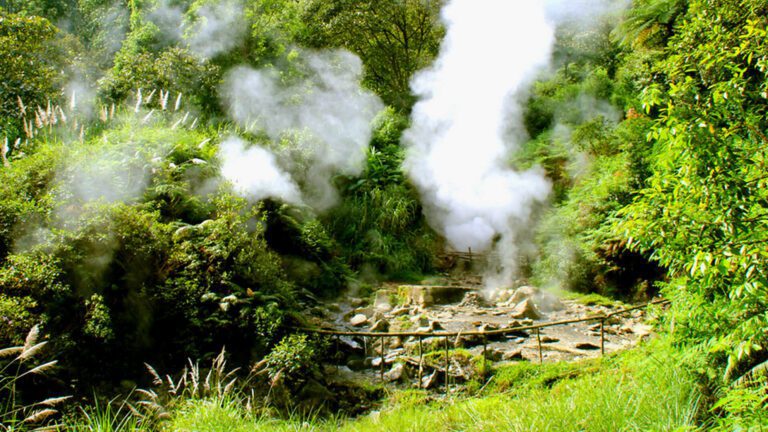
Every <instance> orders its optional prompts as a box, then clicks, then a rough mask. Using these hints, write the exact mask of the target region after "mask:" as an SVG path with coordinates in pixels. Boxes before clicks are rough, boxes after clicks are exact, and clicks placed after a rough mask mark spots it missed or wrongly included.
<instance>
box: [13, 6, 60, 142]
mask: <svg viewBox="0 0 768 432" xmlns="http://www.w3.org/2000/svg"><path fill="white" fill-rule="evenodd" d="M56 32H57V31H56V28H55V27H54V26H53V25H51V23H50V22H48V20H46V19H44V18H40V17H24V16H20V15H15V14H8V13H4V12H2V10H1V9H0V127H2V129H3V132H4V134H3V135H5V136H7V137H8V138H9V139H11V140H13V139H15V138H16V137H18V136H20V135H21V134H22V130H23V128H22V125H21V117H22V110H25V109H30V110H32V109H34V107H35V106H37V105H45V104H46V103H47V102H48V100H49V99H52V98H54V97H55V96H56V89H57V85H56V84H57V78H58V76H57V70H56V67H55V64H56V61H57V59H58V55H57V53H56V52H55V49H54V48H52V47H51V45H50V43H51V42H52V41H53V40H54V37H55V35H56ZM19 101H21V102H19ZM26 107H29V108H26Z"/></svg>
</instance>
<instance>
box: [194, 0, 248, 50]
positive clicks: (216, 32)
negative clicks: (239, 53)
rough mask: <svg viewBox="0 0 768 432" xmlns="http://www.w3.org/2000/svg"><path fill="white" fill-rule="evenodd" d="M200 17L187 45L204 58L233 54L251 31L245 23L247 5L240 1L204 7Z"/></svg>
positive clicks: (220, 2) (227, 0) (199, 13)
mask: <svg viewBox="0 0 768 432" xmlns="http://www.w3.org/2000/svg"><path fill="white" fill-rule="evenodd" d="M196 15H197V21H196V22H195V23H194V24H193V25H192V27H191V28H190V30H189V33H188V35H189V36H188V39H187V43H188V44H189V49H190V50H191V51H192V52H194V53H196V54H198V55H199V56H201V57H203V58H211V57H214V56H216V55H218V54H221V53H225V52H227V51H229V50H231V49H232V48H234V47H236V46H237V45H238V44H239V43H240V42H241V41H242V39H243V37H244V36H245V34H246V33H247V31H248V25H247V23H246V22H245V20H244V19H243V5H242V3H241V2H240V1H238V0H224V1H219V2H215V3H209V4H206V5H203V6H202V7H200V9H198V10H197V11H196Z"/></svg>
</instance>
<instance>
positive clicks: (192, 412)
mask: <svg viewBox="0 0 768 432" xmlns="http://www.w3.org/2000/svg"><path fill="white" fill-rule="evenodd" d="M681 362H682V360H681V354H680V353H678V352H676V351H675V350H674V349H673V348H671V347H670V346H669V345H668V344H667V343H665V342H663V341H661V342H660V341H655V342H653V343H651V344H648V345H647V346H643V347H641V348H638V349H637V350H634V351H631V352H626V353H623V354H621V355H619V356H614V357H610V358H606V359H604V360H591V361H589V362H587V363H585V364H565V363H555V364H544V365H533V364H528V363H520V364H517V365H512V366H506V367H503V368H501V369H499V370H497V371H496V375H495V378H494V380H495V381H494V382H492V384H490V385H489V386H487V387H486V388H485V390H483V391H482V393H480V394H478V395H475V396H472V397H462V396H451V397H448V398H446V399H442V400H438V401H436V402H427V401H426V399H425V398H415V399H414V398H399V400H398V401H397V402H395V403H394V406H391V407H388V408H386V409H384V410H382V411H381V412H373V413H371V414H369V415H367V416H365V417H362V418H359V419H351V420H346V421H340V420H338V419H331V420H319V419H317V418H309V419H303V420H301V419H293V420H285V421H279V420H274V419H269V418H266V417H260V416H255V415H251V414H248V413H245V412H244V411H243V410H242V409H241V408H239V406H238V405H237V404H236V403H233V402H231V401H228V400H224V401H222V400H208V401H206V400H198V401H189V402H188V403H186V404H185V405H184V406H183V407H181V408H180V409H178V410H177V411H175V412H173V413H172V420H171V422H170V423H168V427H169V429H168V430H183V431H192V430H194V431H201V432H202V431H220V430H221V431H223V430H232V431H291V430H307V431H337V430H338V431H342V432H369V431H371V432H373V431H376V432H379V431H398V432H400V431H414V432H416V431H429V432H441V431H480V430H482V431H505V432H506V431H649V430H654V431H668V430H692V429H695V426H694V417H695V415H696V413H697V410H698V391H697V389H696V386H695V382H694V380H693V378H692V376H691V375H690V374H689V373H688V372H687V371H686V370H685V369H684V368H683V367H682V366H681Z"/></svg>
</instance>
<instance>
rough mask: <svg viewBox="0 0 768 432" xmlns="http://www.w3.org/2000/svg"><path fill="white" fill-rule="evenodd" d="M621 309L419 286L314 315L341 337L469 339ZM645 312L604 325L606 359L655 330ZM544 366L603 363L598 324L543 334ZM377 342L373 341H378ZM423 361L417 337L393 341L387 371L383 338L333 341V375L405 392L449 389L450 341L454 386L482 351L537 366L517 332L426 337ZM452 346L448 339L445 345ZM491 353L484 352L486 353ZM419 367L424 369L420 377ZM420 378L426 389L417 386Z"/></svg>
mask: <svg viewBox="0 0 768 432" xmlns="http://www.w3.org/2000/svg"><path fill="white" fill-rule="evenodd" d="M616 310H618V307H616V306H603V305H591V306H587V305H584V304H582V303H580V302H579V301H577V300H568V299H560V298H558V297H557V296H555V295H553V294H550V293H548V292H546V291H543V290H539V289H537V288H534V287H530V286H521V287H518V288H516V289H502V290H497V291H496V292H495V293H493V294H491V295H489V294H487V293H483V290H482V289H481V287H480V286H479V285H476V284H466V285H464V286H421V285H393V284H389V285H386V286H384V287H383V288H382V289H381V290H379V291H378V292H377V293H376V295H375V299H374V300H373V301H366V300H365V299H361V298H355V297H345V298H344V299H343V300H342V301H341V302H339V303H330V304H327V305H325V306H322V307H317V308H315V309H314V310H313V311H312V315H313V318H312V321H313V324H314V325H316V326H318V327H322V328H326V329H334V330H339V331H360V332H371V331H373V332H380V333H396V332H420V333H435V334H437V335H439V334H440V332H466V331H478V330H485V331H488V330H495V329H503V328H511V327H518V326H521V325H523V326H525V325H531V324H540V323H546V322H552V321H561V320H570V319H578V318H584V317H587V316H592V315H598V314H600V315H602V314H609V313H611V312H614V311H616ZM644 315H645V312H644V311H643V310H636V311H632V312H629V313H627V314H625V315H623V316H616V317H612V318H611V319H610V320H608V321H607V322H606V325H605V351H606V353H608V352H612V351H616V350H620V349H623V348H626V347H629V346H632V345H633V344H635V343H637V342H638V341H639V340H640V339H642V338H643V337H645V336H647V335H648V334H649V333H650V331H651V328H650V326H648V325H646V324H644V322H643V321H644ZM540 337H541V342H542V344H541V346H542V357H543V359H542V360H543V361H545V362H551V361H573V360H579V359H583V358H589V357H597V356H600V324H599V322H598V321H592V322H580V323H572V324H567V325H560V326H555V327H548V328H544V329H541V333H540ZM374 339H375V340H374ZM421 339H422V348H423V350H424V353H425V354H424V357H423V360H422V362H421V363H420V362H419V341H418V338H416V337H387V338H386V339H384V340H385V345H384V356H383V357H384V367H383V368H382V367H381V361H382V355H381V351H382V350H381V338H373V339H372V338H370V337H357V336H341V337H337V338H335V340H334V342H333V344H334V345H333V350H334V351H335V352H336V353H337V354H336V356H335V361H332V363H335V364H334V365H331V366H330V367H329V372H330V373H331V374H335V375H336V376H337V379H340V380H360V379H361V378H362V379H374V378H379V379H380V373H381V372H382V371H383V372H384V379H385V380H387V381H390V382H399V383H402V384H403V385H412V386H418V385H419V384H421V386H422V387H425V388H428V387H432V386H437V385H438V384H440V383H442V382H444V379H445V378H444V377H445V366H444V365H445V356H444V354H443V353H444V352H445V351H444V348H445V344H446V342H447V344H448V346H449V348H450V354H449V359H450V360H449V381H450V382H456V383H460V382H462V381H464V380H467V379H469V378H471V377H473V376H475V375H477V374H478V373H482V372H481V371H480V370H479V368H478V364H479V362H478V359H482V356H483V352H485V357H486V359H487V361H488V362H511V361H533V362H538V361H539V344H538V339H537V335H536V332H535V331H534V330H527V331H515V332H514V333H511V334H507V335H500V336H497V337H494V338H486V344H485V346H483V338H482V337H477V336H462V335H459V336H451V337H449V338H445V337H441V336H424V337H422V338H421ZM446 339H447V340H446ZM484 349H485V351H484ZM419 364H421V370H419ZM419 377H421V382H420V383H419Z"/></svg>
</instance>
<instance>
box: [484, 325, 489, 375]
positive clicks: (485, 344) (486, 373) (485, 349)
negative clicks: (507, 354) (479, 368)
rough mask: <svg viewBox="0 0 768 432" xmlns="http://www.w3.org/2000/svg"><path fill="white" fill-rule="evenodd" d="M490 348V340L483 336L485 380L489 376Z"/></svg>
mask: <svg viewBox="0 0 768 432" xmlns="http://www.w3.org/2000/svg"><path fill="white" fill-rule="evenodd" d="M487 348H488V338H486V337H485V335H483V379H485V378H486V376H487V375H488V355H487V353H486V351H487Z"/></svg>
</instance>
